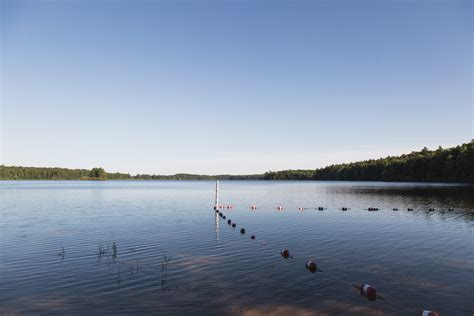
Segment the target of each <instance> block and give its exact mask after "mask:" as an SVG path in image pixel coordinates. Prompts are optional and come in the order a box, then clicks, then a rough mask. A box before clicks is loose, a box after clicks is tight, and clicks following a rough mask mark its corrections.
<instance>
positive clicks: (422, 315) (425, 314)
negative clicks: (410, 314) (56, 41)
mask: <svg viewBox="0 0 474 316" xmlns="http://www.w3.org/2000/svg"><path fill="white" fill-rule="evenodd" d="M417 315H418V316H439V314H438V313H437V312H432V311H427V310H421V311H419V312H418V314H417Z"/></svg>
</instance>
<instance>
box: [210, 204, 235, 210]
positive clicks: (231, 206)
mask: <svg viewBox="0 0 474 316" xmlns="http://www.w3.org/2000/svg"><path fill="white" fill-rule="evenodd" d="M217 208H220V209H225V208H227V209H228V210H230V209H233V208H234V206H233V205H232V204H228V205H224V204H221V205H219V207H217V206H214V209H217Z"/></svg>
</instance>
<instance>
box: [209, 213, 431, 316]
mask: <svg viewBox="0 0 474 316" xmlns="http://www.w3.org/2000/svg"><path fill="white" fill-rule="evenodd" d="M279 207H280V206H279ZM222 209H223V208H222ZM230 209H233V207H232V208H228V210H230ZM252 209H254V210H255V209H256V207H255V208H253V206H252ZM277 209H278V210H282V209H283V208H277ZM316 209H318V208H316ZM343 209H344V208H341V209H340V210H343ZM345 209H346V210H348V209H349V208H345ZM377 210H380V209H377ZM216 213H217V214H218V215H219V217H220V218H221V219H224V220H225V219H226V216H225V215H224V213H222V211H219V209H216ZM227 224H228V225H229V226H231V227H232V228H236V227H237V224H236V223H235V222H233V221H232V220H231V219H228V220H227ZM239 231H240V233H241V235H244V234H245V233H246V230H245V228H241V229H240V230H239ZM250 239H252V240H256V236H255V235H251V237H250ZM261 244H262V245H264V246H266V245H268V243H267V242H266V241H261ZM280 255H281V256H282V257H283V258H284V259H286V260H287V259H294V258H295V257H294V256H293V255H292V254H290V252H289V250H288V249H281V251H280ZM275 262H276V260H275ZM305 267H306V269H307V270H309V271H310V272H312V273H316V272H323V271H322V270H321V269H319V267H318V266H317V264H316V262H314V261H312V260H308V261H306V263H305ZM325 275H326V274H325ZM326 276H327V277H328V278H330V279H334V280H338V281H339V282H341V283H344V284H346V285H348V286H351V287H353V288H355V289H356V290H357V291H359V294H360V295H361V296H363V297H366V298H367V299H368V300H369V301H375V300H377V299H380V300H383V301H384V302H386V303H388V304H390V305H391V306H392V307H395V308H401V309H403V310H405V311H406V312H409V313H413V310H410V309H408V308H406V307H404V306H402V305H399V304H395V303H393V302H391V301H390V300H387V299H385V297H383V296H381V295H378V294H377V290H376V289H375V288H374V287H372V286H371V285H369V284H362V285H356V284H353V283H349V282H347V281H346V280H343V279H342V278H339V277H336V276H334V275H326ZM418 315H421V316H425V315H426V316H439V314H438V313H436V312H431V311H426V310H420V311H419V312H418Z"/></svg>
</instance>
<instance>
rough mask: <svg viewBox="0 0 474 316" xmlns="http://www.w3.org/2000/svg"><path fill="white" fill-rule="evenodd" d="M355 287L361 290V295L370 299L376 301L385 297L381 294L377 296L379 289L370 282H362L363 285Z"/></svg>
mask: <svg viewBox="0 0 474 316" xmlns="http://www.w3.org/2000/svg"><path fill="white" fill-rule="evenodd" d="M354 287H355V288H356V289H357V290H358V291H359V293H360V295H361V296H363V297H367V299H368V300H369V301H375V300H376V299H377V298H380V299H383V298H382V297H381V296H377V290H376V289H375V288H374V287H373V286H371V285H369V284H362V285H361V286H358V285H354Z"/></svg>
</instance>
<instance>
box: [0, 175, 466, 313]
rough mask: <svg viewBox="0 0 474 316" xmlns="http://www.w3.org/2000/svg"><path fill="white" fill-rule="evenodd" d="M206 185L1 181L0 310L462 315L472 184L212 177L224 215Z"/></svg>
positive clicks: (199, 183)
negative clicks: (367, 294) (365, 289)
mask: <svg viewBox="0 0 474 316" xmlns="http://www.w3.org/2000/svg"><path fill="white" fill-rule="evenodd" d="M214 187H215V183H214V182H208V181H107V182H89V181H0V251H1V254H0V256H1V258H0V314H2V313H5V314H10V313H11V314H16V313H18V314H24V313H29V314H65V313H67V314H82V315H86V314H87V315H91V314H104V313H109V314H110V313H112V314H145V313H154V314H165V315H166V314H183V315H185V314H200V315H241V314H243V315H261V314H267V313H274V314H278V315H300V314H306V315H313V314H314V315H414V314H416V312H417V311H418V310H419V309H430V310H433V311H437V312H439V313H440V314H441V315H472V312H473V287H474V284H473V282H474V281H473V280H474V247H473V246H474V243H473V230H474V189H473V187H467V186H460V185H442V184H407V183H375V182H317V181H315V182H312V181H308V182H298V181H294V182H293V181H288V182H270V181H221V183H220V201H221V202H222V204H225V205H227V204H232V205H233V206H234V208H233V209H231V210H227V209H224V210H222V212H223V213H224V215H225V216H226V217H227V218H226V219H225V220H224V219H222V218H221V217H219V216H217V214H216V213H215V212H214V211H213V209H212V208H213V203H214ZM252 204H255V205H256V206H257V210H251V208H250V206H251V205H252ZM277 205H282V206H283V210H281V211H279V210H277ZM318 206H323V207H324V210H323V211H319V210H317V209H315V208H317V207H318ZM299 207H304V208H306V209H305V210H298V208H299ZM342 207H347V208H348V210H347V211H342V210H341V208H342ZM369 207H377V208H379V209H380V210H379V211H378V212H369V211H368V210H367V208H369ZM393 208H398V209H399V211H393ZM407 208H413V211H407ZM430 208H434V211H431V212H430V211H429V209H430ZM449 208H452V209H453V210H452V211H448V209H449ZM228 219H231V220H232V221H233V222H234V221H235V223H236V224H237V227H236V228H232V227H231V226H230V225H228V224H227V220H228ZM242 227H244V228H245V229H246V233H245V234H241V233H240V228H242ZM251 235H255V236H256V239H255V240H252V239H251V238H250V237H251ZM282 248H286V249H288V250H289V251H290V254H291V255H292V256H293V258H288V259H284V258H283V257H282V256H281V255H280V250H281V249H282ZM307 260H313V261H315V262H317V264H318V268H319V269H320V270H322V271H320V272H316V273H311V272H310V271H308V270H307V269H306V268H305V262H306V261H307ZM363 283H368V284H370V285H372V286H374V287H375V288H376V289H377V292H378V294H379V295H381V296H383V298H384V299H383V300H380V299H379V300H376V301H368V300H367V299H366V298H364V297H362V296H360V294H359V293H358V292H357V290H356V289H354V288H353V286H352V285H353V284H357V285H360V284H363Z"/></svg>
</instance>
